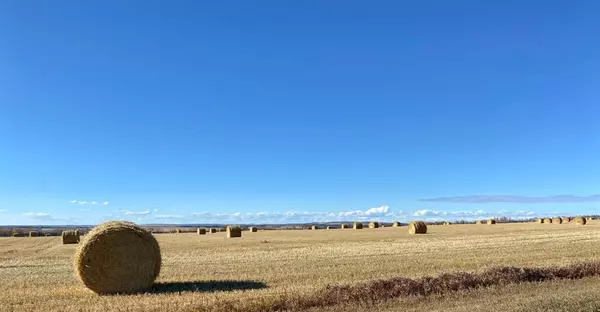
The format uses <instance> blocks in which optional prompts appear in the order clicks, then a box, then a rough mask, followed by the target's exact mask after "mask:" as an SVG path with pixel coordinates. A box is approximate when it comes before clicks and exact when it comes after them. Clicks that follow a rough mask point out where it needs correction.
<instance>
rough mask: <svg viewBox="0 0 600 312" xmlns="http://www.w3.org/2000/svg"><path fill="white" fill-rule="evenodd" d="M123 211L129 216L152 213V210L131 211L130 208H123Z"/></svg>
mask: <svg viewBox="0 0 600 312" xmlns="http://www.w3.org/2000/svg"><path fill="white" fill-rule="evenodd" d="M121 213H122V214H124V215H128V216H145V215H149V214H151V212H150V210H142V211H130V210H121Z"/></svg>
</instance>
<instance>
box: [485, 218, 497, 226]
mask: <svg viewBox="0 0 600 312" xmlns="http://www.w3.org/2000/svg"><path fill="white" fill-rule="evenodd" d="M487 224H489V225H492V224H496V220H494V219H489V220H487Z"/></svg>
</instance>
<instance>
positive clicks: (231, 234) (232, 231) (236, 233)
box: [227, 226, 242, 238]
mask: <svg viewBox="0 0 600 312" xmlns="http://www.w3.org/2000/svg"><path fill="white" fill-rule="evenodd" d="M236 237H242V228H241V227H239V226H228V227H227V238H236Z"/></svg>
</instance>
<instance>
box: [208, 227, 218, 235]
mask: <svg viewBox="0 0 600 312" xmlns="http://www.w3.org/2000/svg"><path fill="white" fill-rule="evenodd" d="M208 232H209V233H211V234H214V233H217V229H215V228H210V229H209V230H208Z"/></svg>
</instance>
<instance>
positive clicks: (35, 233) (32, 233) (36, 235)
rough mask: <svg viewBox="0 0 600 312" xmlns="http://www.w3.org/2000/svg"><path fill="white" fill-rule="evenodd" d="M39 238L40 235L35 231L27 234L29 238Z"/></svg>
mask: <svg viewBox="0 0 600 312" xmlns="http://www.w3.org/2000/svg"><path fill="white" fill-rule="evenodd" d="M38 236H40V233H39V232H37V231H30V232H29V237H38Z"/></svg>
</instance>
